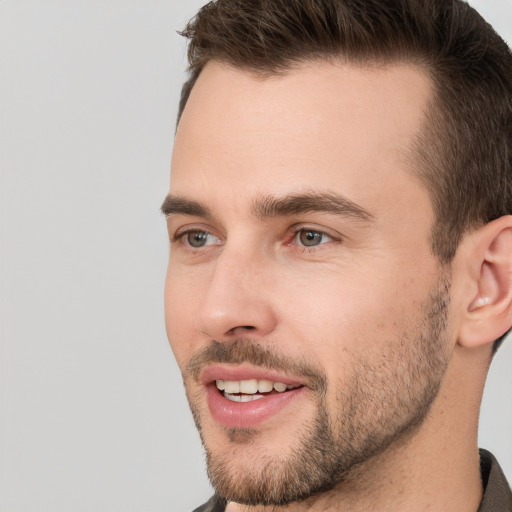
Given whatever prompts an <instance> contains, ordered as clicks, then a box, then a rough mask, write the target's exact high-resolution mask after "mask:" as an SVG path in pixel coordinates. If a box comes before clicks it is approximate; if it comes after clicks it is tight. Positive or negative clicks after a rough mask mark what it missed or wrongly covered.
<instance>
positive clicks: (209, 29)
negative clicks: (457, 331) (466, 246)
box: [178, 0, 512, 263]
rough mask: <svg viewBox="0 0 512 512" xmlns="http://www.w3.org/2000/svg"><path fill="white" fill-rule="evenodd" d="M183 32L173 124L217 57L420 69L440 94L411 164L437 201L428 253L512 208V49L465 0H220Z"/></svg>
mask: <svg viewBox="0 0 512 512" xmlns="http://www.w3.org/2000/svg"><path fill="white" fill-rule="evenodd" d="M183 35H184V36H186V37H187V38H189V39H190V42H189V49H188V57H189V73H190V74H189V79H188V81H187V82H186V83H185V84H184V86H183V89H182V97H181V101H180V108H179V113H178V122H179V118H180V116H181V114H182V112H183V110H184V108H185V105H186V102H187V100H188V97H189V95H190V91H191V90H192V88H193V86H194V84H195V82H196V80H197V78H198V76H199V74H200V73H201V70H202V69H203V68H204V66H205V64H206V63H207V62H208V61H210V60H216V61H221V62H225V63H227V64H230V65H232V66H234V67H236V68H241V69H246V70H249V71H252V72H254V73H257V74H261V75H263V76H265V75H270V74H276V73H277V74H278V73H285V72H286V71H287V70H288V69H290V68H292V67H293V66H297V65H298V64H300V63H302V62H306V61H311V60H319V59H324V60H326V59H327V60H329V59H342V60H344V61H348V62H354V63H361V64H368V65H372V64H375V63H377V64H379V63H384V64H386V63H393V62H406V63H407V62H408V63H412V64H415V65H419V66H421V67H422V68H423V69H424V70H425V71H426V72H427V73H428V74H429V76H430V78H431V80H432V83H433V86H434V90H435V95H434V96H435V97H434V98H433V99H432V102H431V105H430V108H429V109H428V112H427V113H426V117H425V121H424V126H423V127H422V130H421V134H420V135H419V136H418V137H417V140H416V141H415V144H414V148H412V149H413V151H412V152H411V158H410V161H411V163H412V167H413V169H414V170H415V172H416V174H417V176H419V178H420V179H421V181H422V183H423V184H424V185H425V186H426V187H427V189H428V191H429V193H430V197H431V200H432V203H433V208H434V213H435V222H434V226H433V230H432V237H431V243H432V251H433V253H434V254H435V255H436V256H437V257H438V258H439V259H440V261H441V262H442V263H449V262H450V261H451V260H452V258H453V256H454V255H455V253H456V250H457V247H458V245H459V242H460V240H461V238H462V236H463V234H464V233H465V232H466V231H467V230H468V229H471V228H473V227H475V226H478V225H482V224H485V223H487V222H490V221H491V220H494V219H496V218H498V217H501V216H503V215H506V214H509V213H512V54H511V51H510V49H509V48H508V47H507V45H506V43H505V42H504V41H503V40H502V39H501V38H500V36H499V35H498V34H497V33H496V32H495V31H494V30H493V28H492V27H491V26H490V25H489V24H488V23H486V22H485V20H484V19H483V18H482V17H481V16H480V15H479V14H478V13H477V12H476V11H475V10H474V9H473V8H471V7H470V6H469V5H468V4H467V3H466V2H464V1H462V0H217V1H214V2H210V3H209V4H207V5H206V6H204V7H203V8H202V9H201V10H200V11H199V12H198V14H197V15H196V17H195V18H193V19H192V20H191V22H190V23H189V24H188V25H187V27H186V29H185V30H184V31H183Z"/></svg>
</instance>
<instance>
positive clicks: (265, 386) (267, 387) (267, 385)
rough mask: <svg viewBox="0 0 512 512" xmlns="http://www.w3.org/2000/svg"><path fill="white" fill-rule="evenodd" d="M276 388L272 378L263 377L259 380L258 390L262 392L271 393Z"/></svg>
mask: <svg viewBox="0 0 512 512" xmlns="http://www.w3.org/2000/svg"><path fill="white" fill-rule="evenodd" d="M273 388H274V383H273V382H272V381H271V380H266V379H262V380H259V381H258V391H259V392H260V393H269V392H270V391H272V389H273Z"/></svg>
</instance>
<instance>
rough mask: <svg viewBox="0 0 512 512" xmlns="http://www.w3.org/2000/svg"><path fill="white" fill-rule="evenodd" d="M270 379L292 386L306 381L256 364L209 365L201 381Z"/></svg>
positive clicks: (300, 384)
mask: <svg viewBox="0 0 512 512" xmlns="http://www.w3.org/2000/svg"><path fill="white" fill-rule="evenodd" d="M251 379H256V380H263V379H265V380H270V381H272V382H282V383H283V384H286V385H291V386H303V385H305V383H304V382H303V381H301V380H299V379H297V378H294V377H290V376H286V375H283V374H282V373H280V372H279V371H275V370H266V369H265V368H258V367H256V366H244V365H237V366H225V365H213V366H207V367H206V368H205V369H204V370H203V371H202V372H201V382H202V384H203V385H205V386H207V385H209V384H212V383H213V382H215V381H216V380H228V381H241V380H251Z"/></svg>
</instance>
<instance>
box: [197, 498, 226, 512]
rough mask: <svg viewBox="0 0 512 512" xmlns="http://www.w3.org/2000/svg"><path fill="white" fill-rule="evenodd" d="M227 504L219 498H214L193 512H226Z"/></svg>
mask: <svg viewBox="0 0 512 512" xmlns="http://www.w3.org/2000/svg"><path fill="white" fill-rule="evenodd" d="M225 507H226V503H225V501H224V500H222V499H221V498H219V497H218V496H212V497H211V498H210V499H209V500H208V501H207V502H206V503H205V504H204V505H201V506H200V507H198V508H196V509H194V510H193V512H224V509H225Z"/></svg>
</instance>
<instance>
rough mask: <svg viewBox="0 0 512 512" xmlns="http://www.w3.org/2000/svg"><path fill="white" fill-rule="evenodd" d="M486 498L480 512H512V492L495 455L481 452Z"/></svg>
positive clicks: (481, 467)
mask: <svg viewBox="0 0 512 512" xmlns="http://www.w3.org/2000/svg"><path fill="white" fill-rule="evenodd" d="M480 470H481V474H482V483H483V486H484V496H483V498H482V502H481V503H480V507H479V508H478V512H498V511H499V512H512V492H511V490H510V486H509V484H508V482H507V479H506V478H505V475H504V473H503V470H502V469H501V468H500V465H499V464H498V461H497V460H496V458H495V457H494V455H493V454H492V453H490V452H488V451H487V450H480Z"/></svg>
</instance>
